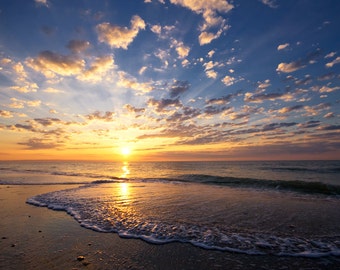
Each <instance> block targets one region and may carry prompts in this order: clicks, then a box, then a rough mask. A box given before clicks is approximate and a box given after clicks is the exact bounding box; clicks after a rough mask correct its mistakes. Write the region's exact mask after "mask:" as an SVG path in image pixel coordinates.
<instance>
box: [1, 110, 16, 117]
mask: <svg viewBox="0 0 340 270" xmlns="http://www.w3.org/2000/svg"><path fill="white" fill-rule="evenodd" d="M0 117H3V118H12V117H13V114H12V112H10V111H4V110H0Z"/></svg>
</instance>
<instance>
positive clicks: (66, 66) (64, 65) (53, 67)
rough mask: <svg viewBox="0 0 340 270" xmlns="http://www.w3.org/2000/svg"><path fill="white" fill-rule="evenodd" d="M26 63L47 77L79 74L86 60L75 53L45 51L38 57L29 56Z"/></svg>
mask: <svg viewBox="0 0 340 270" xmlns="http://www.w3.org/2000/svg"><path fill="white" fill-rule="evenodd" d="M26 64H27V65H28V66H29V67H30V68H32V69H34V70H35V71H37V72H40V73H42V74H44V75H45V77H46V78H53V77H55V74H58V75H61V76H71V75H77V74H79V73H80V72H81V71H82V70H83V68H84V66H85V61H84V60H81V59H79V58H77V57H74V56H73V55H71V56H68V55H61V54H57V53H54V52H51V51H43V52H41V53H39V55H38V56H37V57H36V58H28V59H27V60H26Z"/></svg>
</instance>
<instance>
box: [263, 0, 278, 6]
mask: <svg viewBox="0 0 340 270" xmlns="http://www.w3.org/2000/svg"><path fill="white" fill-rule="evenodd" d="M260 1H261V2H262V3H263V4H265V5H266V6H268V7H270V8H277V7H278V5H277V4H276V1H275V0H260Z"/></svg>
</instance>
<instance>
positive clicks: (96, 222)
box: [0, 161, 340, 257]
mask: <svg viewBox="0 0 340 270" xmlns="http://www.w3.org/2000/svg"><path fill="white" fill-rule="evenodd" d="M0 184H1V185H60V184H63V185H69V187H68V188H66V189H63V190H59V191H56V192H50V193H46V194H37V195H36V196H34V197H31V198H27V203H28V204H32V205H35V206H40V207H48V208H50V209H51V210H58V211H65V212H67V213H68V214H69V215H71V216H72V217H73V218H74V219H75V220H76V221H77V222H79V224H80V226H83V227H85V228H88V229H91V230H94V231H97V232H105V233H117V234H118V235H119V236H121V237H126V238H138V239H142V240H144V241H147V242H149V243H153V244H166V243H170V242H182V243H191V244H192V245H194V246H199V247H201V248H205V249H211V250H220V251H226V252H236V253H243V254H251V255H274V256H294V257H325V256H340V161H261V162H260V161H257V162H121V163H118V162H71V161H67V162H61V161H57V162H55V161H43V162H38V161H34V162H33V161H4V162H0ZM66 187H67V186H66Z"/></svg>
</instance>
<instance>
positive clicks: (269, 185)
mask: <svg viewBox="0 0 340 270" xmlns="http://www.w3.org/2000/svg"><path fill="white" fill-rule="evenodd" d="M178 181H184V182H196V183H204V184H214V185H222V186H230V187H249V188H259V189H264V188H265V189H275V190H287V191H296V192H302V193H312V194H315V193H316V194H324V195H340V186H337V185H331V184H325V183H321V182H305V181H298V180H292V181H283V180H262V179H253V178H237V177H222V176H213V175H196V174H189V175H183V176H181V177H179V179H178Z"/></svg>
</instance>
